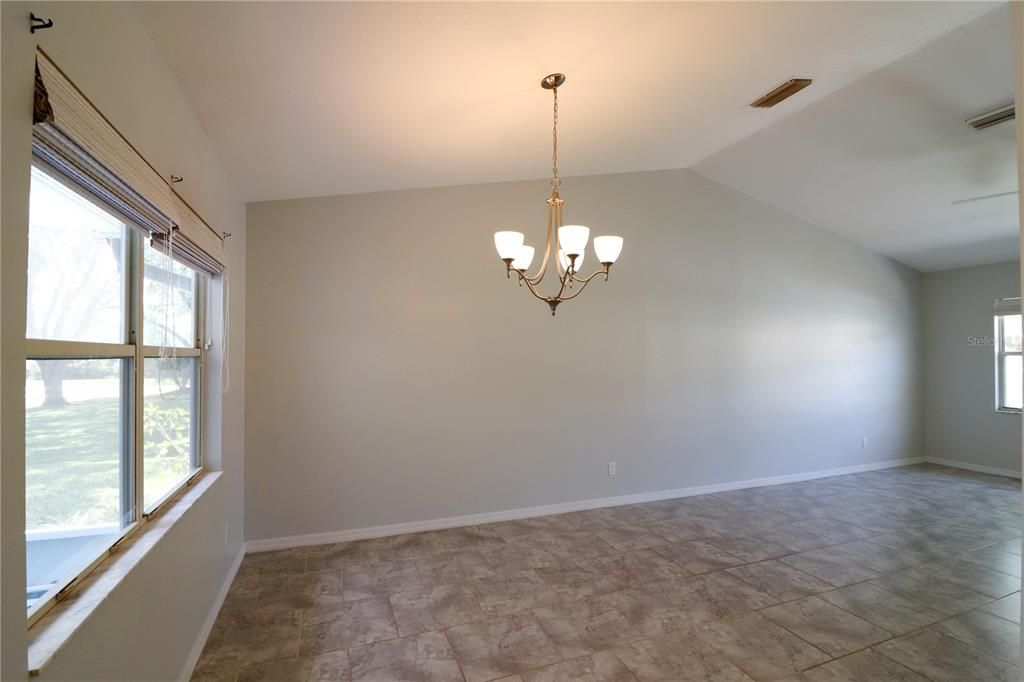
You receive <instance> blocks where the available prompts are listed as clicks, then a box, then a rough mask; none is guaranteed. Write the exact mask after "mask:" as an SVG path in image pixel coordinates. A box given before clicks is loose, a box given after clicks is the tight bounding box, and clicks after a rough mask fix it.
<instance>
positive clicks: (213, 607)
mask: <svg viewBox="0 0 1024 682" xmlns="http://www.w3.org/2000/svg"><path fill="white" fill-rule="evenodd" d="M244 558H245V548H244V547H243V548H242V551H241V552H239V553H238V556H237V557H235V560H234V561H233V562H232V563H231V568H230V569H228V575H227V577H226V578H225V579H224V583H223V584H222V585H221V586H220V590H219V591H218V592H217V596H216V597H214V599H213V603H212V604H210V610H209V612H208V613H207V614H206V622H204V623H203V629H202V630H200V631H199V636H198V637H196V642H195V644H193V645H192V651H190V652H189V654H188V660H186V661H185V666H184V668H182V670H181V675H180V676H179V677H178V679H179V680H181V681H182V682H187V681H188V680H189V679H190V678H191V677H192V672H193V671H194V670H195V669H196V664H197V663H198V662H199V656H200V655H202V653H203V648H204V647H205V646H206V640H207V639H209V637H210V632H211V631H212V630H213V624H214V623H215V622H217V616H218V615H219V614H220V607H221V606H223V605H224V599H225V598H226V597H227V596H228V590H229V589H231V583H233V582H235V575H236V574H237V573H238V568H239V566H241V565H242V559H244Z"/></svg>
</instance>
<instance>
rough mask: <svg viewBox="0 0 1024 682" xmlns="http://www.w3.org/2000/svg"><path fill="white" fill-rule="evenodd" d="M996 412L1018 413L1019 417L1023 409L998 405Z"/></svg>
mask: <svg viewBox="0 0 1024 682" xmlns="http://www.w3.org/2000/svg"><path fill="white" fill-rule="evenodd" d="M996 413H997V414H1015V415H1017V416H1018V417H1019V416H1020V414H1021V411H1020V410H1014V409H1013V408H1010V407H997V408H996Z"/></svg>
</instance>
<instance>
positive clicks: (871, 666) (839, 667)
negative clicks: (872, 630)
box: [779, 649, 928, 682]
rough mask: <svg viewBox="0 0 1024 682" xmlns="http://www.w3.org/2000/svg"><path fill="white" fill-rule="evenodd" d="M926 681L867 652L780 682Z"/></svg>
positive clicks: (892, 662) (926, 681)
mask: <svg viewBox="0 0 1024 682" xmlns="http://www.w3.org/2000/svg"><path fill="white" fill-rule="evenodd" d="M797 680H799V682H883V680H884V682H928V680H927V679H926V678H924V677H921V676H920V675H918V674H917V673H915V672H914V671H912V670H910V669H909V668H905V667H903V666H902V665H900V664H899V663H897V662H895V661H894V660H892V659H891V658H888V657H886V656H883V655H882V654H880V653H878V652H877V651H872V650H871V649H867V650H865V651H858V652H857V653H855V654H850V655H849V656H845V657H843V658H838V659H836V660H834V661H832V662H831V663H826V664H825V665H820V666H818V667H816V668H813V669H811V670H808V671H807V672H805V673H803V674H802V675H801V676H799V677H794V678H792V680H791V679H790V678H786V680H785V681H783V680H780V681H779V682H797Z"/></svg>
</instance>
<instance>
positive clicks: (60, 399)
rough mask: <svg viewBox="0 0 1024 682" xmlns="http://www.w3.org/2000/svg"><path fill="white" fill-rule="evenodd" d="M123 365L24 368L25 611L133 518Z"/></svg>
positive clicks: (53, 363) (39, 363)
mask: <svg viewBox="0 0 1024 682" xmlns="http://www.w3.org/2000/svg"><path fill="white" fill-rule="evenodd" d="M126 362H127V361H124V360H29V361H28V362H27V363H26V367H25V372H26V376H25V408H26V410H25V539H26V554H27V557H26V558H27V566H26V568H27V571H28V576H27V577H28V605H29V607H31V606H32V604H33V603H34V602H35V601H37V600H38V599H39V598H40V597H42V596H43V595H44V594H45V593H46V592H48V591H49V590H51V589H53V588H55V587H61V586H62V585H63V583H64V582H66V581H67V580H68V579H69V578H72V577H74V576H75V575H76V574H77V573H78V572H79V571H80V570H81V569H82V568H84V567H85V566H86V565H88V564H89V563H91V562H92V561H93V560H94V559H95V558H96V557H97V556H99V554H100V553H101V552H102V551H104V550H105V549H106V548H107V547H109V546H110V545H111V544H112V543H113V542H114V540H116V539H117V537H119V535H120V531H121V530H122V529H123V528H124V527H125V526H127V525H128V523H129V522H130V518H131V512H130V506H129V504H128V503H127V500H128V499H130V495H129V494H128V491H127V490H123V489H122V482H127V481H129V480H131V478H130V476H128V475H127V472H126V470H125V468H124V467H125V466H126V462H127V461H128V459H127V456H126V455H127V453H126V447H127V444H126V443H127V439H126V431H125V426H124V425H125V423H126V422H125V418H124V415H125V411H126V410H125V407H126V405H127V403H126V400H125V395H124V377H125V372H126V367H125V365H126Z"/></svg>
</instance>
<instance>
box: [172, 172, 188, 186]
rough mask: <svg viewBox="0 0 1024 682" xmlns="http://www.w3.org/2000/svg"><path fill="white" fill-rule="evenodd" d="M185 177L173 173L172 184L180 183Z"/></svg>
mask: <svg viewBox="0 0 1024 682" xmlns="http://www.w3.org/2000/svg"><path fill="white" fill-rule="evenodd" d="M184 179H185V178H183V177H181V176H180V175H175V174H174V173H171V184H172V185H176V184H178V183H179V182H181V181H182V180H184Z"/></svg>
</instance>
